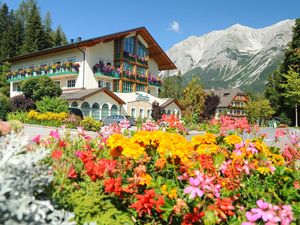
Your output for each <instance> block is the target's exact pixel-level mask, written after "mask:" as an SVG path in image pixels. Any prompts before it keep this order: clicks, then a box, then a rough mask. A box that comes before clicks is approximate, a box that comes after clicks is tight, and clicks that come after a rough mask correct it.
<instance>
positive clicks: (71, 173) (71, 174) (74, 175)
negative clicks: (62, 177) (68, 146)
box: [68, 166, 77, 179]
mask: <svg viewBox="0 0 300 225" xmlns="http://www.w3.org/2000/svg"><path fill="white" fill-rule="evenodd" d="M68 178H71V179H76V178H77V173H76V171H75V169H74V167H73V166H71V167H70V169H69V172H68Z"/></svg>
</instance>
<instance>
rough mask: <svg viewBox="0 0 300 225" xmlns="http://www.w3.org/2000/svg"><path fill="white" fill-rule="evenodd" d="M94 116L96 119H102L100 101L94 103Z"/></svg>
mask: <svg viewBox="0 0 300 225" xmlns="http://www.w3.org/2000/svg"><path fill="white" fill-rule="evenodd" d="M92 117H93V118H94V119H95V120H100V106H99V104H98V103H94V104H93V105H92Z"/></svg>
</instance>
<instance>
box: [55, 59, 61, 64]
mask: <svg viewBox="0 0 300 225" xmlns="http://www.w3.org/2000/svg"><path fill="white" fill-rule="evenodd" d="M60 63H61V60H55V61H53V64H60Z"/></svg>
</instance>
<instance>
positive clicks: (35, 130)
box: [23, 125, 300, 147]
mask: <svg viewBox="0 0 300 225" xmlns="http://www.w3.org/2000/svg"><path fill="white" fill-rule="evenodd" d="M57 129H58V131H59V133H60V134H62V133H63V130H62V128H57ZM131 129H136V128H131ZM283 129H285V130H287V131H289V132H294V133H297V134H298V135H300V130H297V129H295V128H283ZM51 130H54V128H52V127H42V126H31V125H25V126H24V131H23V132H24V134H25V135H26V138H28V140H29V141H31V140H32V138H33V137H35V136H37V135H41V137H47V136H48V135H49V133H50V131H51ZM275 130H276V129H275V128H272V127H262V128H260V131H259V134H266V135H267V137H266V138H265V142H266V143H267V144H268V145H276V146H278V147H283V146H284V145H285V144H286V143H288V142H289V137H284V138H280V142H277V143H275V138H274V136H275ZM70 131H71V133H73V134H77V131H76V130H73V129H72V130H70ZM203 133H205V132H204V131H190V134H189V135H187V136H186V138H187V139H188V140H191V138H192V137H193V136H195V135H198V134H203ZM87 134H88V135H90V136H92V137H96V136H97V133H95V132H87ZM252 137H253V135H252V134H251V135H249V134H246V133H245V134H243V139H246V138H252Z"/></svg>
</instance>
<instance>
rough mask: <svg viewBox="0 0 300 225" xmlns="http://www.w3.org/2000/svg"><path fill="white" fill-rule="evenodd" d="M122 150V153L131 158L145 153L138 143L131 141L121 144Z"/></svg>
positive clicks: (137, 157) (136, 157)
mask: <svg viewBox="0 0 300 225" xmlns="http://www.w3.org/2000/svg"><path fill="white" fill-rule="evenodd" d="M122 147H123V151H122V155H124V156H125V157H127V158H131V159H139V158H140V157H141V156H142V155H145V154H146V152H145V150H144V148H143V147H141V146H140V145H139V144H137V143H134V142H132V141H128V142H127V143H126V144H125V145H123V146H122Z"/></svg>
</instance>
